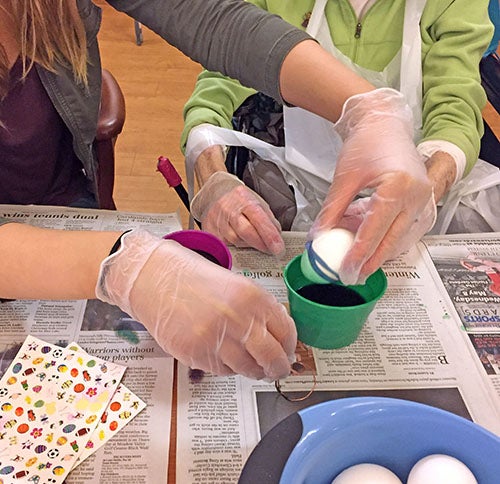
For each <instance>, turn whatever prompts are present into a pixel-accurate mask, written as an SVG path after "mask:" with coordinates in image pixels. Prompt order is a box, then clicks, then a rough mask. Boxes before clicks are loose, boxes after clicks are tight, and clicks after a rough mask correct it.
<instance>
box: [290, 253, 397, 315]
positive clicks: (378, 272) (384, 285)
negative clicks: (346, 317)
mask: <svg viewBox="0 0 500 484" xmlns="http://www.w3.org/2000/svg"><path fill="white" fill-rule="evenodd" d="M301 257H302V254H299V255H297V256H295V257H294V258H293V259H292V260H290V261H289V262H288V264H287V265H286V266H285V269H284V271H283V280H284V281H285V285H286V287H287V289H288V290H289V291H292V292H293V294H294V295H295V296H297V297H298V298H300V299H301V300H302V301H305V302H307V303H308V304H312V305H314V306H318V307H321V308H335V309H337V310H340V311H350V310H352V308H362V307H364V306H368V305H371V304H374V303H376V302H377V301H378V300H379V299H380V298H381V297H382V296H383V295H384V294H385V292H386V290H387V276H386V275H385V273H384V271H383V270H382V269H381V268H379V269H377V270H376V271H375V272H374V273H373V274H371V275H370V276H369V277H368V279H367V281H366V283H368V280H369V279H370V278H374V277H380V278H381V279H382V287H381V289H380V291H379V294H378V295H377V296H376V297H374V298H371V299H370V300H369V301H366V302H364V303H363V304H355V305H353V306H332V305H329V304H321V303H318V302H315V301H311V300H310V299H307V298H306V297H304V296H301V295H300V294H299V293H298V292H297V291H296V290H295V289H294V288H293V287H292V286H291V285H290V283H289V282H288V277H287V273H288V271H289V270H290V267H291V266H292V264H293V263H295V262H296V261H298V262H299V263H300V260H298V259H300V258H301ZM304 277H305V276H304ZM366 283H365V284H356V285H350V286H348V285H344V287H348V288H350V289H353V290H354V291H356V289H354V288H355V287H357V286H363V285H366ZM311 284H317V283H315V282H313V281H311ZM332 284H334V283H325V285H332ZM302 287H304V286H302ZM356 292H358V291H356ZM358 294H359V293H358Z"/></svg>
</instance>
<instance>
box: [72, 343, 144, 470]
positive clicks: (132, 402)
mask: <svg viewBox="0 0 500 484" xmlns="http://www.w3.org/2000/svg"><path fill="white" fill-rule="evenodd" d="M68 348H69V349H71V350H76V351H81V352H82V353H84V354H85V352H84V350H83V349H82V348H80V346H78V344H77V343H71V344H70V345H68ZM145 407H146V403H145V402H144V401H142V400H141V399H140V398H139V397H138V396H137V395H135V394H134V393H133V392H131V391H130V390H129V389H128V388H127V387H126V386H125V385H123V384H120V385H119V386H118V388H117V390H116V392H115V394H114V395H113V397H112V398H111V401H110V402H109V405H108V406H107V407H106V410H105V411H104V413H103V415H102V417H101V419H100V420H99V423H98V424H97V428H96V429H95V430H94V432H93V433H92V435H91V436H90V438H89V440H88V442H87V444H86V445H85V448H84V449H83V451H82V453H81V454H80V455H79V456H78V461H77V462H75V464H74V466H73V469H74V468H75V467H76V466H78V465H79V464H81V463H82V462H83V461H84V460H85V459H86V458H87V457H89V456H90V455H92V454H93V453H94V452H95V451H96V450H97V449H99V448H101V447H102V446H103V445H104V444H105V443H106V442H107V441H108V440H109V439H111V438H112V437H113V436H114V435H115V434H116V433H117V432H119V431H120V430H121V429H122V428H123V427H125V425H127V423H129V422H130V421H131V420H132V419H133V418H134V417H135V416H136V415H137V414H138V413H139V412H141V411H142V410H144V408H145Z"/></svg>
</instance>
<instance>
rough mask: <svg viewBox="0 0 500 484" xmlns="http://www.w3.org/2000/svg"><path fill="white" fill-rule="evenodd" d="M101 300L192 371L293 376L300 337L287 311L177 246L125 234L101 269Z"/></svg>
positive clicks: (272, 377) (135, 232) (235, 276)
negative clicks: (141, 329)
mask: <svg viewBox="0 0 500 484" xmlns="http://www.w3.org/2000/svg"><path fill="white" fill-rule="evenodd" d="M96 296H97V298H98V299H100V300H102V301H104V302H107V303H110V304H114V305H116V306H118V307H120V308H121V309H122V310H123V311H125V312H126V313H128V314H129V315H130V316H132V317H133V318H134V319H136V320H137V321H139V322H141V323H142V324H143V325H144V326H145V327H146V329H147V330H148V331H149V332H150V334H151V335H152V336H153V337H154V338H155V339H156V341H157V342H158V344H159V345H160V346H161V347H162V348H163V349H164V350H165V351H166V352H168V353H170V354H171V355H172V356H174V357H175V358H177V359H178V360H179V361H180V362H182V363H183V364H185V365H187V366H189V367H191V368H197V369H200V370H204V371H209V372H212V373H215V374H219V375H230V374H233V373H239V374H242V375H245V376H247V377H250V378H256V379H262V378H266V379H269V380H275V379H278V378H283V377H285V376H287V375H289V373H290V364H291V362H293V361H294V352H295V345H296V341H297V333H296V329H295V324H294V322H293V320H292V319H291V318H290V317H289V316H288V314H287V312H286V309H285V307H284V306H283V305H282V304H280V303H278V302H277V301H276V299H275V298H274V297H273V296H272V295H271V294H269V293H268V292H266V291H265V290H264V289H263V288H261V287H260V286H258V285H257V284H255V283H254V282H253V281H251V280H249V279H247V278H245V277H244V276H242V275H239V274H235V273H233V272H231V271H229V270H227V269H224V268H222V267H220V266H218V265H216V264H214V263H212V262H209V261H208V260H206V259H205V258H204V257H203V256H201V255H199V254H197V253H195V252H193V251H191V250H189V249H186V248H184V247H183V246H181V245H180V244H178V243H177V242H175V241H173V240H164V239H161V238H159V237H156V236H154V235H151V234H150V233H148V232H146V231H144V230H133V231H132V232H129V233H127V234H125V235H124V236H122V244H121V247H120V250H119V251H118V252H116V253H115V254H113V255H111V256H109V257H107V258H106V259H105V260H104V261H103V262H102V264H101V270H100V274H99V279H98V283H97V286H96Z"/></svg>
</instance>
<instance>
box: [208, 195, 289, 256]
mask: <svg viewBox="0 0 500 484" xmlns="http://www.w3.org/2000/svg"><path fill="white" fill-rule="evenodd" d="M202 223H203V227H204V228H205V229H206V230H209V231H211V232H212V233H214V234H217V235H218V236H219V237H220V238H222V239H223V240H224V241H226V242H227V243H229V244H232V245H234V246H236V247H253V248H255V249H257V250H260V251H261V252H265V253H268V254H273V255H279V254H281V253H283V252H284V250H285V244H284V242H283V238H282V237H281V229H280V225H279V222H278V221H277V220H276V218H275V217H274V215H273V213H272V212H271V210H270V209H269V207H268V206H267V204H266V205H263V204H262V203H260V202H259V201H258V200H257V199H256V198H255V197H254V196H253V194H252V192H251V191H250V190H249V189H248V188H246V187H243V186H238V187H237V188H235V189H234V190H232V191H231V192H229V193H228V194H226V195H225V196H224V197H222V198H221V199H220V200H218V202H217V203H216V204H214V205H213V206H212V207H210V209H209V210H208V211H207V214H206V217H205V218H204V220H203V221H202Z"/></svg>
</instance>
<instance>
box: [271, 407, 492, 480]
mask: <svg viewBox="0 0 500 484" xmlns="http://www.w3.org/2000/svg"><path fill="white" fill-rule="evenodd" d="M298 414H299V416H300V418H301V420H302V424H303V431H302V436H301V438H300V440H299V441H298V442H297V444H296V445H295V447H294V448H293V450H292V452H291V453H290V456H289V458H288V460H287V462H286V464H285V467H284V468H283V473H282V475H281V480H280V481H279V482H280V484H299V483H300V484H313V483H314V484H322V483H325V484H330V483H331V482H332V480H333V479H334V478H335V477H336V476H337V475H338V474H340V472H342V471H343V470H344V469H346V468H347V467H350V466H353V465H355V464H360V463H363V462H369V463H374V464H379V465H382V466H385V467H387V468H388V469H390V470H391V471H392V472H394V473H395V474H396V475H397V476H398V477H399V479H401V480H402V481H403V482H406V479H407V478H408V474H409V473H410V470H411V468H412V467H413V465H414V464H415V463H416V462H417V461H418V460H420V459H421V458H423V457H425V456H427V455H430V454H447V455H450V456H453V457H455V458H457V459H459V460H461V461H462V462H463V463H464V464H465V465H467V467H469V469H470V470H471V471H472V473H473V474H474V475H475V477H476V479H477V481H478V482H479V483H480V484H498V483H499V482H500V438H498V437H497V436H496V435H494V434H493V433H491V432H488V431H487V430H485V429H484V428H482V427H481V426H479V425H477V424H475V423H473V422H471V421H469V420H466V419H464V418H462V417H459V416H457V415H455V414H452V413H450V412H447V411H444V410H441V409H438V408H435V407H431V406H428V405H423V404H419V403H415V402H410V401H406V400H398V399H392V398H370V397H359V398H345V399H339V400H332V401H329V402H325V403H321V404H319V405H314V406H312V407H308V408H306V409H304V410H301V411H299V412H298Z"/></svg>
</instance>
